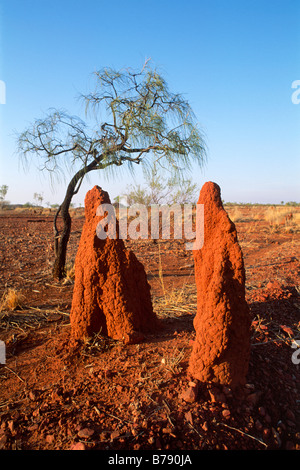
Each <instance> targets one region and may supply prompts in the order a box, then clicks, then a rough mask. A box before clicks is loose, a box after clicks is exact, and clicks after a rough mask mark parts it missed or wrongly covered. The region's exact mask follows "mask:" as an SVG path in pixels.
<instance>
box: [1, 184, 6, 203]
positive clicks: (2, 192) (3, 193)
mask: <svg viewBox="0 0 300 470" xmlns="http://www.w3.org/2000/svg"><path fill="white" fill-rule="evenodd" d="M7 191H8V186H7V184H3V185H2V186H0V202H2V201H4V200H5V196H6V194H7Z"/></svg>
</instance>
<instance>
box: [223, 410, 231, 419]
mask: <svg viewBox="0 0 300 470" xmlns="http://www.w3.org/2000/svg"><path fill="white" fill-rule="evenodd" d="M222 415H223V416H224V418H229V417H230V410H228V409H226V408H225V410H223V411H222Z"/></svg>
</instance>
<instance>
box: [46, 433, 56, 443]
mask: <svg viewBox="0 0 300 470" xmlns="http://www.w3.org/2000/svg"><path fill="white" fill-rule="evenodd" d="M46 442H47V443H48V444H53V442H54V435H53V434H48V435H47V436H46Z"/></svg>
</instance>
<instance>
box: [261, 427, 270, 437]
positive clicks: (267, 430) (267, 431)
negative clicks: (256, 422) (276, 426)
mask: <svg viewBox="0 0 300 470" xmlns="http://www.w3.org/2000/svg"><path fill="white" fill-rule="evenodd" d="M270 434H271V431H270V429H269V428H264V429H263V432H262V435H263V438H264V439H268V438H269V437H270Z"/></svg>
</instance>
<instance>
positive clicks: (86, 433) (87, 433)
mask: <svg viewBox="0 0 300 470" xmlns="http://www.w3.org/2000/svg"><path fill="white" fill-rule="evenodd" d="M94 432H95V431H94V430H93V429H91V428H82V429H80V431H78V437H81V438H84V439H88V438H89V437H92V435H93V434H94Z"/></svg>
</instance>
